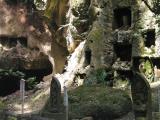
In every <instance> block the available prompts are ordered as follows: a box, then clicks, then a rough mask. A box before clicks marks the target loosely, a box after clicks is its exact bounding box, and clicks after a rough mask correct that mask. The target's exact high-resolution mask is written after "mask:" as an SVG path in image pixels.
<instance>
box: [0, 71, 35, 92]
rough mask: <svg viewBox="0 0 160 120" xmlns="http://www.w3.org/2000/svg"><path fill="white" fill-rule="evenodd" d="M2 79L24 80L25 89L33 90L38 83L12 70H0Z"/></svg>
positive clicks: (33, 78) (32, 78)
mask: <svg viewBox="0 0 160 120" xmlns="http://www.w3.org/2000/svg"><path fill="white" fill-rule="evenodd" d="M3 77H5V78H6V77H14V78H16V79H18V80H21V79H25V80H26V88H27V89H33V88H34V87H35V86H36V85H37V84H38V82H37V81H36V80H37V79H36V77H29V78H28V77H27V76H26V74H25V73H23V72H21V71H18V70H13V69H9V70H7V69H0V78H3Z"/></svg>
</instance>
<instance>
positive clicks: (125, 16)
mask: <svg viewBox="0 0 160 120" xmlns="http://www.w3.org/2000/svg"><path fill="white" fill-rule="evenodd" d="M113 13H114V20H113V21H114V22H113V29H117V28H121V27H130V26H131V21H132V20H131V8H130V7H124V8H117V9H115V10H114V11H113Z"/></svg>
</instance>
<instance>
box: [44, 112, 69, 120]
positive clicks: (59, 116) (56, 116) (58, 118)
mask: <svg viewBox="0 0 160 120" xmlns="http://www.w3.org/2000/svg"><path fill="white" fill-rule="evenodd" d="M41 116H42V117H44V118H49V119H52V120H65V118H66V114H65V113H50V112H43V113H42V114H41Z"/></svg>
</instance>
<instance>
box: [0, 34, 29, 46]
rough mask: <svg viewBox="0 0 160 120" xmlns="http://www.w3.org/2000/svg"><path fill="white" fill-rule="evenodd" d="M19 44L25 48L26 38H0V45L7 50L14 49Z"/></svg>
mask: <svg viewBox="0 0 160 120" xmlns="http://www.w3.org/2000/svg"><path fill="white" fill-rule="evenodd" d="M18 42H19V43H20V44H21V45H22V46H24V47H27V38H26V37H23V36H22V37H12V36H0V44H2V45H3V46H7V47H9V48H11V47H15V46H16V45H17V43H18Z"/></svg>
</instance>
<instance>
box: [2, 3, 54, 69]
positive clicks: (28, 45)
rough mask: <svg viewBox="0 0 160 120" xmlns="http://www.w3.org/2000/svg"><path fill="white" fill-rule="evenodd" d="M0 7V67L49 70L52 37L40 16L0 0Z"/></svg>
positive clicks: (20, 6)
mask: <svg viewBox="0 0 160 120" xmlns="http://www.w3.org/2000/svg"><path fill="white" fill-rule="evenodd" d="M0 7H1V9H0V15H1V18H0V21H1V22H0V45H1V50H0V58H1V60H0V66H1V68H3V69H11V68H13V69H52V65H51V62H50V61H49V59H48V54H49V52H50V51H51V41H52V37H51V33H50V31H49V30H48V27H47V25H46V24H45V23H44V22H43V19H42V17H40V15H38V13H37V12H36V11H35V12H33V11H31V10H30V9H29V8H28V7H27V6H26V5H23V4H21V3H17V4H16V5H13V4H8V3H6V2H5V1H4V0H1V1H0ZM32 12H33V13H32ZM44 63H45V64H44Z"/></svg>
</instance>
